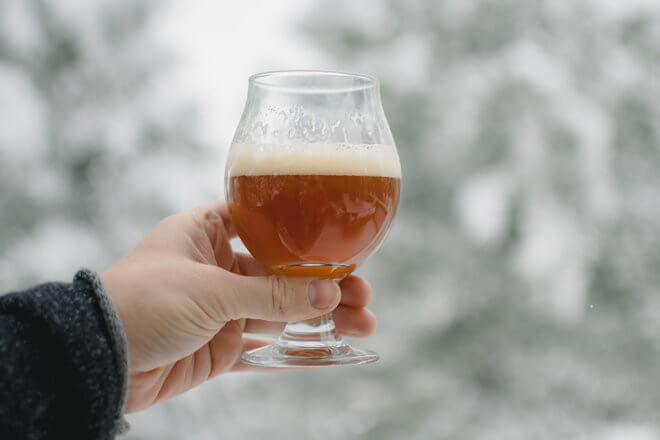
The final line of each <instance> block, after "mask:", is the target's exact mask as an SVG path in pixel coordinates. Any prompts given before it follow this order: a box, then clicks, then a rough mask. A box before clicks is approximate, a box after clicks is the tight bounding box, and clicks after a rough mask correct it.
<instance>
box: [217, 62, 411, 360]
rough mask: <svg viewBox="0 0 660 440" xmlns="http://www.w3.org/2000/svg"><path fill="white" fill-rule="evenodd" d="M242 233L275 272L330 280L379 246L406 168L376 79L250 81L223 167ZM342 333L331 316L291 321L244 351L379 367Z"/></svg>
mask: <svg viewBox="0 0 660 440" xmlns="http://www.w3.org/2000/svg"><path fill="white" fill-rule="evenodd" d="M225 190H226V198H227V201H228V205H229V210H230V213H231V217H232V221H233V224H234V226H235V228H236V231H237V233H238V236H239V237H240V239H241V240H242V241H243V244H245V247H246V248H247V249H248V250H249V251H250V253H251V254H252V255H253V256H254V258H255V259H256V260H257V261H259V262H260V263H261V264H262V265H263V266H265V267H266V269H268V270H269V271H270V272H271V273H272V274H275V275H281V276H288V277H308V278H332V279H335V280H337V281H339V280H341V279H342V278H344V277H346V276H347V275H349V274H350V273H351V272H353V271H354V270H355V269H356V268H357V267H358V266H359V265H360V264H361V263H362V262H364V261H365V260H366V259H367V258H368V257H369V256H370V255H371V254H372V253H374V252H375V251H376V249H377V248H378V247H379V246H380V244H381V243H382V241H383V239H384V238H385V236H386V235H387V232H388V231H389V229H390V226H391V225H392V221H393V220H394V215H395V213H396V210H397V207H398V204H399V197H400V191H401V165H400V163H399V157H398V155H397V151H396V147H395V145H394V140H393V139H392V133H391V131H390V128H389V126H388V124H387V120H386V118H385V114H384V112H383V108H382V105H381V100H380V91H379V86H378V82H377V80H376V79H374V78H372V77H369V76H365V75H355V74H348V73H339V72H322V71H281V72H266V73H260V74H257V75H254V76H252V77H250V79H249V85H248V95H247V101H246V103H245V109H244V111H243V115H242V117H241V120H240V122H239V124H238V128H237V129H236V134H235V136H234V140H233V142H232V146H231V149H230V151H229V156H228V158H227V168H226V173H225ZM377 359H378V355H377V354H376V353H374V352H371V351H368V350H361V349H357V348H353V347H351V346H350V345H348V344H347V343H346V342H344V341H343V340H342V339H341V337H340V336H338V334H337V332H336V330H335V325H334V322H333V321H332V316H331V314H328V315H325V316H323V317H321V318H317V319H313V320H307V321H301V322H291V323H288V324H287V325H286V328H285V329H284V331H283V332H282V334H281V335H280V336H279V338H278V339H277V341H276V342H275V343H274V344H272V345H269V346H266V347H262V348H258V349H256V350H252V351H248V352H246V353H244V354H243V357H242V360H243V362H245V363H248V364H252V365H259V366H266V367H291V366H295V367H315V366H329V365H357V364H365V363H369V362H374V361H376V360H377Z"/></svg>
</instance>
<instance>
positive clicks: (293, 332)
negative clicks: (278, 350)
mask: <svg viewBox="0 0 660 440" xmlns="http://www.w3.org/2000/svg"><path fill="white" fill-rule="evenodd" d="M277 343H278V345H280V346H284V347H286V348H290V349H302V350H304V349H319V348H326V347H338V346H342V345H343V344H344V342H343V341H342V339H341V337H340V336H339V335H338V334H337V330H336V329H335V322H334V321H333V320H332V313H328V314H326V315H323V316H320V317H318V318H314V319H307V320H305V321H296V322H289V323H288V324H287V325H286V327H285V328H284V331H283V332H282V334H281V335H280V337H279V339H278V340H277Z"/></svg>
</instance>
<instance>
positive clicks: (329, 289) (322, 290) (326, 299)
mask: <svg viewBox="0 0 660 440" xmlns="http://www.w3.org/2000/svg"><path fill="white" fill-rule="evenodd" d="M338 289H339V286H337V283H335V282H334V281H332V280H317V281H312V282H311V283H310V284H309V287H308V288H307V296H308V297H309V303H310V304H311V305H312V307H314V308H315V309H326V308H328V307H330V306H331V305H332V304H333V303H334V302H335V297H336V296H337V290H338Z"/></svg>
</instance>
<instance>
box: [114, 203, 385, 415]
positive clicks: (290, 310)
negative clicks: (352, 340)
mask: <svg viewBox="0 0 660 440" xmlns="http://www.w3.org/2000/svg"><path fill="white" fill-rule="evenodd" d="M234 235H235V231H234V228H233V227H232V225H231V221H230V217H229V214H228V211H227V207H226V204H225V203H224V202H221V201H218V202H214V203H211V204H209V205H206V206H202V207H199V208H197V209H194V210H192V211H189V212H185V213H182V214H177V215H173V216H171V217H167V218H166V219H164V220H163V221H161V222H160V223H159V224H158V225H157V226H156V228H155V229H154V230H153V231H152V232H151V233H150V234H149V235H148V236H147V237H146V238H145V239H144V240H143V241H142V242H140V243H139V244H138V245H137V246H136V247H135V248H133V249H132V250H131V251H130V252H129V253H128V254H127V255H126V256H124V257H123V258H122V259H121V260H119V261H118V262H117V263H116V264H115V265H113V266H112V267H111V268H109V269H108V270H106V271H105V272H103V273H102V274H101V279H102V280H103V283H104V285H105V287H106V290H107V291H108V293H109V295H110V297H111V298H112V301H113V302H114V304H115V307H116V308H117V310H118V312H119V315H120V317H121V320H122V322H123V324H124V329H125V331H126V337H127V340H128V357H129V376H130V379H129V392H128V401H127V408H126V410H127V412H132V411H137V410H141V409H144V408H147V407H149V406H151V405H153V404H154V403H156V402H159V401H162V400H166V399H169V398H171V397H173V396H176V395H177V394H181V393H183V392H185V391H187V390H189V389H191V388H193V387H195V386H197V385H199V384H201V383H202V382H204V381H206V380H208V379H210V378H212V377H214V376H217V375H218V374H222V373H225V372H228V371H239V370H245V369H250V368H254V367H250V366H247V365H245V364H242V363H241V361H240V356H241V354H242V353H243V352H244V351H246V350H252V349H254V348H258V347H261V346H263V345H267V344H269V343H271V342H272V341H270V340H267V339H258V338H254V337H250V336H244V333H278V332H280V331H281V330H282V329H283V328H284V325H285V322H287V321H299V320H303V319H309V318H315V317H318V316H321V315H323V314H325V313H327V312H330V311H332V310H335V309H336V310H335V313H334V319H335V323H336V325H337V330H338V331H339V333H341V334H344V335H350V336H358V337H364V336H368V335H370V334H371V333H373V331H374V330H375V328H376V318H375V317H374V315H373V314H372V313H371V312H370V311H368V310H366V309H365V308H364V307H365V306H366V305H367V304H368V303H369V301H370V300H371V288H370V286H369V284H368V283H367V282H366V281H365V280H364V279H362V278H360V277H357V276H354V275H351V276H349V277H347V278H345V279H344V280H342V281H341V282H340V283H339V286H338V285H337V283H335V282H334V281H332V280H312V279H306V278H286V277H275V276H269V274H268V272H267V271H266V270H265V269H264V268H263V267H262V266H261V265H260V264H259V263H258V262H257V261H256V260H254V258H252V257H251V256H249V255H245V254H239V253H235V252H233V251H232V249H231V245H230V244H229V240H230V239H231V238H232V237H233V236H234Z"/></svg>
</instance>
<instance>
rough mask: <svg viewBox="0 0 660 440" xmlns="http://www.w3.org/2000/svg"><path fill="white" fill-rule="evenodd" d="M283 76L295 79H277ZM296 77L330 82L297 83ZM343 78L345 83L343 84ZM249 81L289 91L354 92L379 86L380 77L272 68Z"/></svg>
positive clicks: (330, 71)
mask: <svg viewBox="0 0 660 440" xmlns="http://www.w3.org/2000/svg"><path fill="white" fill-rule="evenodd" d="M282 78H287V79H289V80H293V81H285V82H283V83H282V82H278V81H277V79H282ZM296 78H316V79H320V80H322V79H327V80H328V83H326V84H323V81H320V84H314V85H310V84H300V85H296V83H295V79H296ZM272 79H275V81H271V80H272ZM337 80H339V81H337ZM342 80H344V81H345V84H342ZM332 81H334V83H333V82H332ZM248 82H249V84H250V85H254V86H258V87H263V88H266V89H272V90H277V91H282V92H289V93H352V92H359V91H366V90H369V89H372V88H377V87H378V85H379V83H378V79H377V78H376V77H374V76H371V75H365V74H361V73H349V72H339V71H333V70H270V71H267V72H260V73H255V74H254V75H251V76H250V77H249V78H248ZM356 82H357V84H355V83H356Z"/></svg>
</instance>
